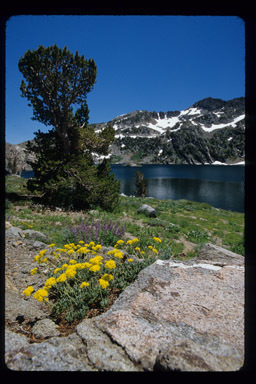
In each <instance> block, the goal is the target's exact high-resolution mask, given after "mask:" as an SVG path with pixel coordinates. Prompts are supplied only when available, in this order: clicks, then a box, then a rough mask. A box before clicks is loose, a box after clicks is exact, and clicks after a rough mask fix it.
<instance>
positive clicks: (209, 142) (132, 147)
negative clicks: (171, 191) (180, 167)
mask: <svg viewBox="0 0 256 384" xmlns="http://www.w3.org/2000/svg"><path fill="white" fill-rule="evenodd" d="M108 123H111V124H112V126H113V128H114V129H115V140H114V142H113V144H112V145H111V146H110V156H109V157H110V159H111V162H112V163H116V164H214V163H216V162H218V163H226V164H235V163H238V162H241V161H244V157H245V153H244V146H245V145H244V130H245V98H244V97H240V98H235V99H232V100H228V101H224V100H221V99H215V98H211V97H208V98H205V99H203V100H200V101H197V102H195V103H194V104H193V105H192V106H191V107H189V108H187V109H185V110H182V111H167V112H162V111H160V112H156V111H152V112H150V111H139V110H136V111H133V112H130V113H127V114H123V115H120V116H117V117H115V118H114V119H112V120H111V121H109V122H106V123H99V124H91V125H93V127H94V129H95V130H96V132H97V131H100V130H101V129H102V128H104V127H105V126H106V125H107V124H108ZM25 146H26V142H24V143H21V144H18V145H12V144H9V143H6V172H7V173H20V172H21V171H22V170H23V169H24V170H30V167H29V166H28V164H27V160H28V159H27V155H26V154H25ZM95 161H96V162H97V161H99V159H98V158H97V156H96V155H95Z"/></svg>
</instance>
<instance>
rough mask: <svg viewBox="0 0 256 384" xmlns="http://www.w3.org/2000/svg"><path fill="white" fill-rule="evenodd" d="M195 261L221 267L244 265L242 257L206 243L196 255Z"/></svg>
mask: <svg viewBox="0 0 256 384" xmlns="http://www.w3.org/2000/svg"><path fill="white" fill-rule="evenodd" d="M197 260H205V261H206V262H214V263H215V264H216V263H219V264H221V265H230V264H231V265H244V257H243V256H241V255H238V254H237V253H234V252H231V251H229V250H228V249H225V248H222V247H219V246H217V245H214V244H211V243H207V244H205V245H204V247H203V248H202V249H201V251H200V252H199V254H198V257H197Z"/></svg>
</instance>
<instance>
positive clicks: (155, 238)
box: [153, 237, 162, 243]
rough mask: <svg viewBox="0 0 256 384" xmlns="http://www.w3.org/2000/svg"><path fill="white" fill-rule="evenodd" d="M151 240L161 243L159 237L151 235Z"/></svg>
mask: <svg viewBox="0 0 256 384" xmlns="http://www.w3.org/2000/svg"><path fill="white" fill-rule="evenodd" d="M153 240H155V241H157V242H158V243H162V240H161V239H159V237H153Z"/></svg>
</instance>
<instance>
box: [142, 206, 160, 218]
mask: <svg viewBox="0 0 256 384" xmlns="http://www.w3.org/2000/svg"><path fill="white" fill-rule="evenodd" d="M138 213H144V214H145V215H146V216H149V217H156V211H155V209H154V208H152V207H151V206H150V205H147V204H143V205H142V206H141V207H140V208H139V209H138Z"/></svg>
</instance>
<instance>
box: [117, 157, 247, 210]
mask: <svg viewBox="0 0 256 384" xmlns="http://www.w3.org/2000/svg"><path fill="white" fill-rule="evenodd" d="M111 168H112V172H113V173H114V174H115V176H116V178H117V179H119V180H121V193H124V194H125V195H128V196H130V195H134V194H135V193H134V190H135V173H136V171H137V170H138V171H140V172H142V173H143V174H144V177H145V179H147V180H148V193H147V196H151V197H156V198H158V199H160V200H162V199H173V200H179V199H186V200H192V201H198V202H205V203H208V204H210V205H212V206H214V207H216V208H222V209H227V210H230V211H236V212H244V166H242V165H230V166H228V165H143V166H142V167H129V166H122V165H115V164H113V165H112V166H111Z"/></svg>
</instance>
